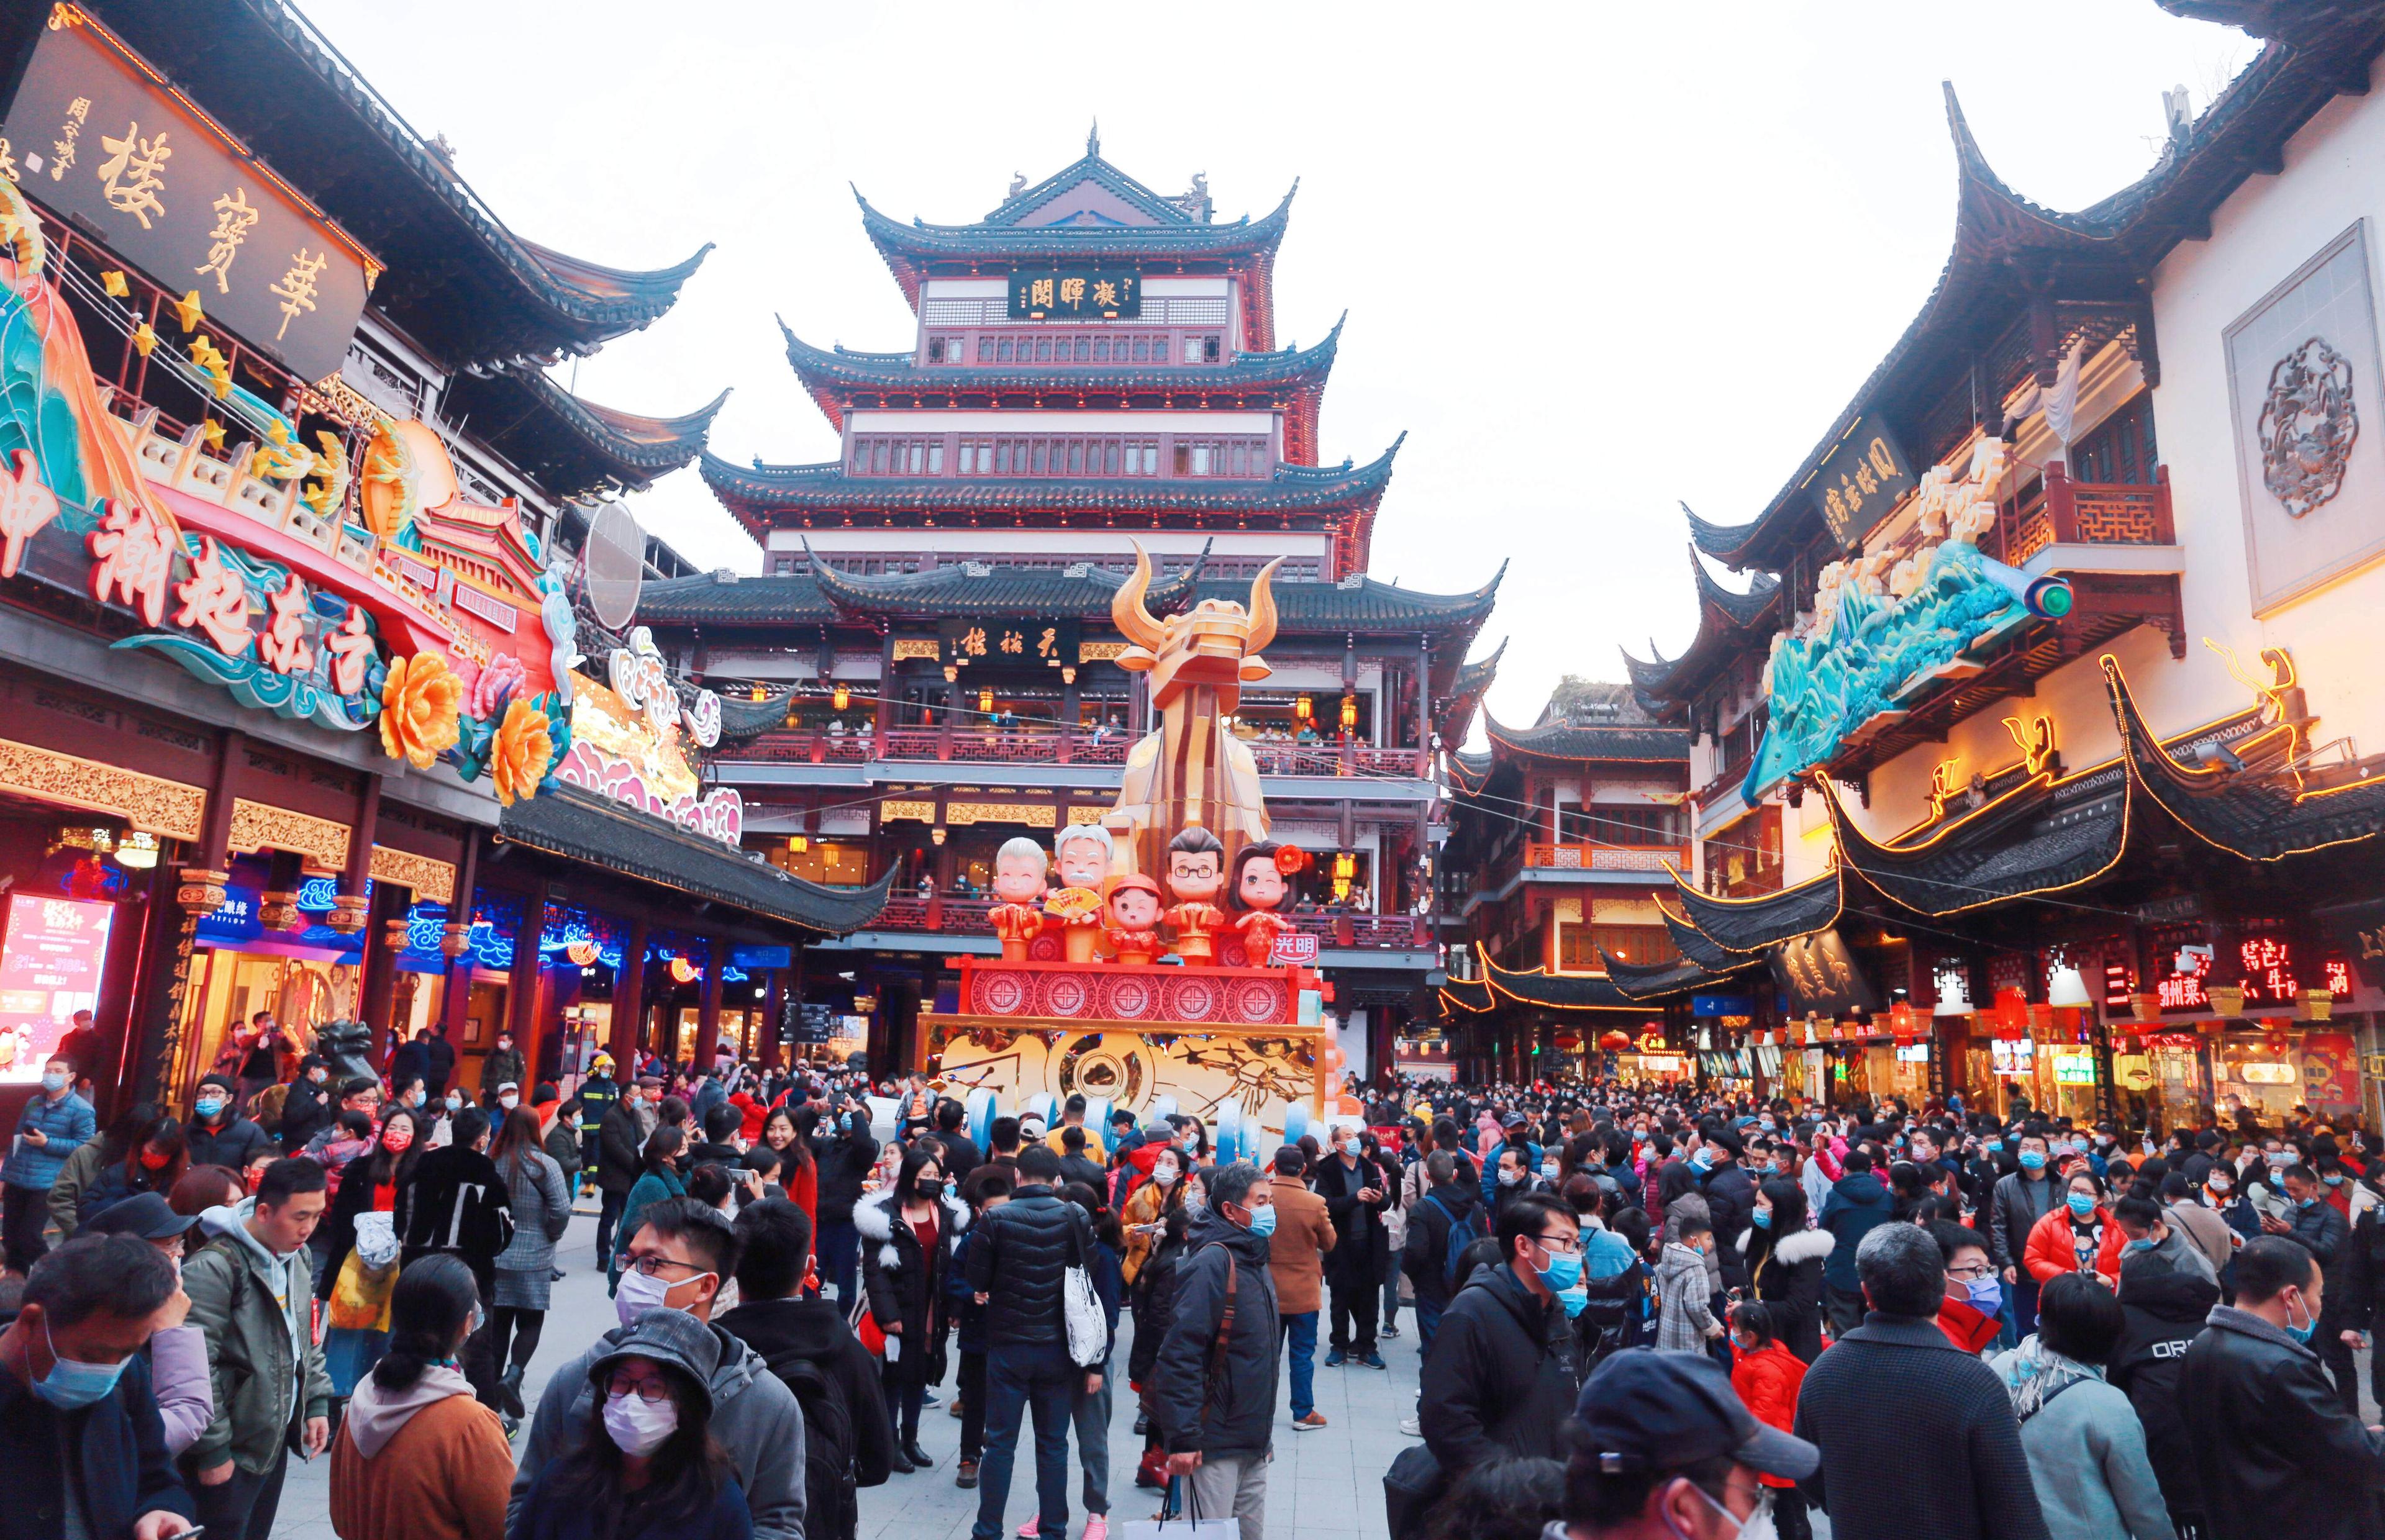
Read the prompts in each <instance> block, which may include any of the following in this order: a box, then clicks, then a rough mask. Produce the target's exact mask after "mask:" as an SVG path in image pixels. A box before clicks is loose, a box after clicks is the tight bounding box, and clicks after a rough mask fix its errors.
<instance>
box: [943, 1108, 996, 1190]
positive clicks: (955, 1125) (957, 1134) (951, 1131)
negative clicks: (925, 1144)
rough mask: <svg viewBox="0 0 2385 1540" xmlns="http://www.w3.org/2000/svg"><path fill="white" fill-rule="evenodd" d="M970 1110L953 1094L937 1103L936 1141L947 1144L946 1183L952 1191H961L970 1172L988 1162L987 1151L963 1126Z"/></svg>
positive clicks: (945, 1146)
mask: <svg viewBox="0 0 2385 1540" xmlns="http://www.w3.org/2000/svg"><path fill="white" fill-rule="evenodd" d="M967 1112H968V1110H967V1109H966V1108H964V1107H963V1106H962V1105H961V1104H960V1103H959V1102H957V1101H955V1100H954V1099H952V1098H950V1097H946V1098H944V1099H943V1100H942V1101H939V1102H937V1103H936V1142H937V1143H938V1144H940V1145H943V1147H944V1159H943V1167H944V1183H945V1188H946V1190H947V1191H950V1192H958V1191H960V1190H961V1184H962V1183H963V1182H966V1181H968V1179H969V1173H971V1172H973V1171H975V1170H976V1169H977V1168H978V1167H980V1166H981V1165H983V1164H985V1152H984V1151H983V1150H981V1149H978V1147H977V1141H976V1140H975V1139H972V1138H970V1137H969V1136H968V1133H967V1131H965V1130H964V1129H963V1128H962V1126H961V1123H962V1120H963V1119H964V1117H965V1116H966V1115H967Z"/></svg>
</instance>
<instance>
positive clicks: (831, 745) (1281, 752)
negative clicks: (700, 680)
mask: <svg viewBox="0 0 2385 1540" xmlns="http://www.w3.org/2000/svg"><path fill="white" fill-rule="evenodd" d="M1132 746H1133V742H1132V739H1131V738H1130V737H1129V736H1128V735H1126V734H1123V733H1118V734H1112V735H1110V736H1109V737H1107V738H1105V739H1102V740H1101V741H1099V742H1096V741H1094V739H1093V735H1092V734H1091V733H1087V732H1081V731H1080V732H1057V731H1053V730H1049V729H1045V730H1021V729H1018V728H1011V729H1007V730H1000V731H997V730H993V729H988V728H984V727H977V726H975V725H973V724H972V725H962V726H956V727H893V728H889V729H888V730H887V731H886V732H884V733H882V734H881V733H874V732H858V733H823V732H817V731H813V730H811V729H809V728H787V729H784V730H781V731H777V732H766V733H761V734H758V735H756V736H755V737H754V738H750V739H746V740H745V741H744V742H743V743H735V744H731V745H730V746H729V747H728V748H727V749H725V750H723V751H722V752H721V755H720V757H721V758H723V759H725V760H730V761H736V760H748V761H761V762H763V763H766V764H866V763H868V761H870V760H873V759H875V760H892V761H901V762H934V761H947V762H950V761H957V762H959V763H961V764H1125V763H1126V756H1127V751H1128V750H1129V749H1130V748H1131V747H1132ZM1251 753H1252V756H1253V757H1254V758H1255V759H1256V760H1257V761H1258V766H1259V773H1260V774H1261V775H1263V776H1355V775H1364V776H1422V775H1424V774H1425V773H1426V771H1427V769H1428V766H1427V764H1426V763H1425V759H1426V755H1425V751H1422V750H1418V749H1378V748H1374V747H1372V746H1370V745H1365V744H1356V745H1350V746H1346V747H1345V746H1343V745H1339V744H1291V743H1254V744H1252V745H1251Z"/></svg>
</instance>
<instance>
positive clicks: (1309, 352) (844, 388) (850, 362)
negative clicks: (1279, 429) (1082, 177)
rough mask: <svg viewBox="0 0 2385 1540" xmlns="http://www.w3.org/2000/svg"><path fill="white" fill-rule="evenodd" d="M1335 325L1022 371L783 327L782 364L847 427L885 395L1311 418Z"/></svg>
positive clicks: (834, 421) (1328, 368) (1327, 370)
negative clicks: (1096, 402)
mask: <svg viewBox="0 0 2385 1540" xmlns="http://www.w3.org/2000/svg"><path fill="white" fill-rule="evenodd" d="M1348 318H1349V317H1347V316H1346V315H1345V316H1344V317H1342V320H1337V321H1335V322H1334V323H1333V329H1332V330H1331V331H1330V332H1328V333H1327V334H1326V337H1325V341H1323V342H1318V343H1317V344H1316V345H1315V346H1314V347H1305V348H1286V349H1283V350H1281V351H1280V352H1276V353H1243V354H1235V355H1234V357H1233V359H1232V360H1231V361H1230V362H1229V363H1225V364H1215V365H1209V366H1189V365H1179V366H1168V365H1161V366H1157V367H1154V366H1151V365H1148V364H1145V365H1142V366H1135V365H1131V364H1121V365H1111V364H1084V365H1074V366H1058V365H1052V366H1038V365H1027V366H1018V365H1012V364H994V365H978V364H961V365H946V364H938V365H933V366H921V365H920V364H919V362H918V358H917V356H916V355H915V354H910V353H855V352H849V351H847V350H846V349H843V348H816V347H814V346H812V345H811V344H810V343H809V342H805V341H803V340H802V339H801V338H799V337H797V336H796V335H795V334H794V333H793V331H791V330H789V329H788V328H787V323H786V322H785V321H783V320H782V321H780V323H779V329H780V331H781V332H783V333H785V335H786V339H787V362H788V364H789V365H791V366H793V368H794V371H795V378H796V379H799V380H801V381H802V382H803V386H804V389H805V390H806V391H809V392H811V397H812V400H813V401H815V402H817V403H818V405H819V409H820V411H821V412H822V413H824V414H825V415H826V416H827V417H828V420H829V422H830V424H831V425H832V426H834V427H837V428H843V426H844V412H845V406H846V404H847V401H848V399H849V398H850V397H852V396H853V395H855V394H856V393H869V394H878V395H884V394H889V393H894V394H903V395H938V396H959V395H996V394H1003V395H1015V394H1040V393H1045V392H1049V393H1052V394H1055V395H1068V396H1075V395H1078V394H1089V395H1120V396H1126V395H1136V396H1141V395H1168V396H1181V395H1202V396H1205V397H1206V396H1228V397H1236V398H1240V397H1243V396H1259V397H1263V398H1272V397H1274V396H1277V395H1284V396H1296V397H1298V398H1299V401H1298V402H1295V403H1292V404H1294V405H1295V406H1297V407H1299V408H1301V409H1303V410H1305V412H1306V413H1307V414H1308V415H1309V416H1312V417H1313V416H1315V413H1316V398H1317V397H1318V396H1320V395H1322V394H1323V392H1324V390H1325V381H1326V377H1327V376H1328V375H1330V374H1331V373H1332V371H1333V356H1334V354H1335V352H1336V351H1337V350H1338V349H1339V348H1340V347H1341V342H1342V321H1343V320H1347V319H1348Z"/></svg>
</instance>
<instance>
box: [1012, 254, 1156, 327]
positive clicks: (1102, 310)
mask: <svg viewBox="0 0 2385 1540" xmlns="http://www.w3.org/2000/svg"><path fill="white" fill-rule="evenodd" d="M1142 315H1143V275H1142V274H1141V273H1134V272H1117V271H1100V272H1086V271H1083V270H1081V269H1077V270H1063V269H1060V268H1056V267H1055V268H1048V269H1027V268H1022V269H1020V270H1019V271H1018V272H1015V273H1013V274H1011V275H1010V318H1011V319H1012V320H1014V321H1044V320H1056V319H1059V318H1061V317H1066V318H1068V319H1069V320H1108V321H1131V320H1134V319H1137V318H1138V317H1141V316H1142Z"/></svg>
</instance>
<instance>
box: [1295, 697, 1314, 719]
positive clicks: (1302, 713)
mask: <svg viewBox="0 0 2385 1540" xmlns="http://www.w3.org/2000/svg"><path fill="white" fill-rule="evenodd" d="M1316 714H1317V702H1315V701H1314V700H1312V699H1310V698H1309V697H1308V696H1307V695H1305V694H1304V695H1302V696H1301V698H1300V699H1299V700H1298V701H1295V702H1292V715H1293V716H1294V717H1295V718H1297V719H1298V720H1300V721H1303V722H1305V721H1307V720H1308V719H1309V718H1310V717H1312V716H1314V715H1316Z"/></svg>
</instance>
